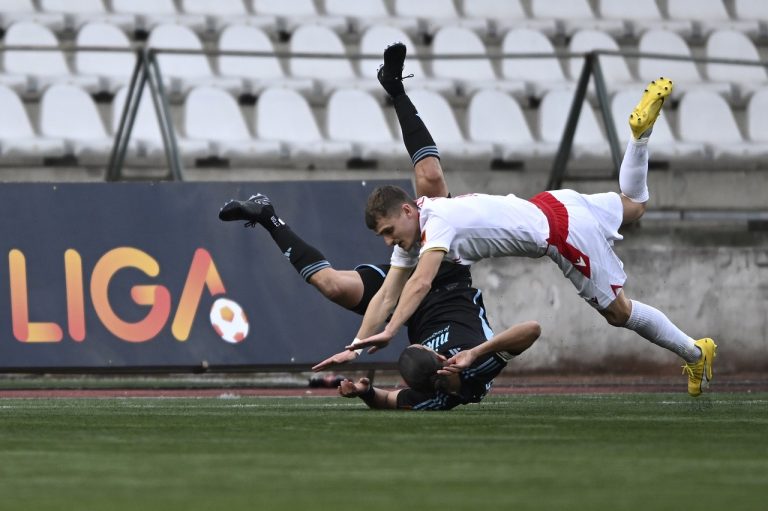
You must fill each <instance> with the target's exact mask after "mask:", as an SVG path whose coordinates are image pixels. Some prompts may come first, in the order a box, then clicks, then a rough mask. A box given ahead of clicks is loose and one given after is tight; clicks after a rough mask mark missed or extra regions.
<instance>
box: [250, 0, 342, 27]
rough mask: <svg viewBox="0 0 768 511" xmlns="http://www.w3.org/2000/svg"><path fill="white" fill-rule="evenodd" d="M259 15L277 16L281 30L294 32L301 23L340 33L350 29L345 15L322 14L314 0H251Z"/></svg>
mask: <svg viewBox="0 0 768 511" xmlns="http://www.w3.org/2000/svg"><path fill="white" fill-rule="evenodd" d="M251 1H252V4H253V10H254V12H255V13H256V14H258V15H268V16H277V18H278V20H279V22H280V28H281V30H284V31H286V32H293V31H294V30H296V28H298V27H299V26H300V25H307V24H313V25H321V26H323V27H326V28H329V29H331V30H333V31H334V32H337V33H339V34H342V33H345V32H347V31H348V30H349V25H348V23H347V20H346V18H344V17H343V16H321V15H320V13H319V12H318V11H317V8H316V7H315V2H314V1H313V0H290V1H287V2H286V1H285V0H251Z"/></svg>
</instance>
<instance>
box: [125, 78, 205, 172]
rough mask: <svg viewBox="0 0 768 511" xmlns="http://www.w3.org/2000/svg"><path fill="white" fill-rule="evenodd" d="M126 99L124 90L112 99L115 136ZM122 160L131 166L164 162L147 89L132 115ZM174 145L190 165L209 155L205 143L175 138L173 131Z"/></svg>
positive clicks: (163, 149)
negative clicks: (126, 149) (126, 147)
mask: <svg viewBox="0 0 768 511" xmlns="http://www.w3.org/2000/svg"><path fill="white" fill-rule="evenodd" d="M127 96H128V88H127V87H123V88H122V89H119V90H118V91H117V94H115V98H114V99H113V100H112V109H111V112H112V131H113V133H117V131H118V129H119V128H120V121H121V119H122V115H123V109H124V108H125V100H126V98H127ZM129 141H130V143H129V145H128V151H127V152H126V161H127V162H129V163H134V164H151V165H157V164H163V163H165V161H166V156H165V146H164V145H163V137H162V135H161V134H160V124H159V122H158V119H157V112H156V111H155V105H154V103H153V101H152V98H151V97H150V91H149V87H145V89H144V91H143V92H142V94H141V101H140V102H139V108H138V110H137V112H136V119H135V120H134V123H133V129H132V131H131V137H130V139H129ZM176 144H177V147H178V149H179V153H180V156H181V159H182V161H184V162H185V163H187V164H189V163H194V161H195V160H196V159H198V158H205V157H207V156H208V155H209V148H208V143H207V142H205V141H203V140H187V139H185V138H182V137H180V136H179V133H178V130H177V131H176Z"/></svg>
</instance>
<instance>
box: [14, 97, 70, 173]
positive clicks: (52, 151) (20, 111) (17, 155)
mask: <svg viewBox="0 0 768 511" xmlns="http://www.w3.org/2000/svg"><path fill="white" fill-rule="evenodd" d="M0 112H2V115H0V159H1V160H2V162H3V163H4V164H18V163H33V164H38V165H39V164H42V163H43V159H45V158H60V157H62V156H64V155H65V154H66V144H65V143H64V140H63V139H55V138H47V137H41V136H39V135H38V134H37V133H35V131H34V129H33V128H32V122H31V121H30V119H29V115H28V114H27V111H26V109H25V108H24V105H23V103H22V102H21V99H20V98H19V96H17V95H16V93H15V92H14V91H13V90H12V89H10V88H8V87H6V86H5V85H0Z"/></svg>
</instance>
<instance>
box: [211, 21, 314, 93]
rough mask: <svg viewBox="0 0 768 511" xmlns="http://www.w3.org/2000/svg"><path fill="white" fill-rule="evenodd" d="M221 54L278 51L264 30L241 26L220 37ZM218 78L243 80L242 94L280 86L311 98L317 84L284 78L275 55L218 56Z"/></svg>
mask: <svg viewBox="0 0 768 511" xmlns="http://www.w3.org/2000/svg"><path fill="white" fill-rule="evenodd" d="M219 50H221V51H251V52H269V53H272V52H274V51H275V49H274V46H273V45H272V41H271V40H270V39H269V37H268V36H267V34H265V33H264V32H263V31H262V30H261V29H259V28H257V27H254V26H250V25H242V24H233V25H228V26H227V27H226V28H225V29H224V30H223V31H222V32H221V35H220V36H219ZM218 68H219V74H220V75H222V76H225V77H237V78H240V79H242V80H244V82H245V83H244V86H243V90H244V91H246V92H248V93H251V94H258V93H259V92H261V91H262V90H263V89H265V88H267V87H273V86H280V87H288V88H291V89H294V90H297V91H299V92H301V93H302V94H305V95H311V94H313V92H314V89H315V82H314V81H313V80H312V79H311V78H290V77H287V76H285V73H284V72H283V68H282V66H281V65H280V61H279V60H278V59H277V57H275V56H274V55H272V56H268V57H246V56H236V55H219V57H218Z"/></svg>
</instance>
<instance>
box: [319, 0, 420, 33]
mask: <svg viewBox="0 0 768 511" xmlns="http://www.w3.org/2000/svg"><path fill="white" fill-rule="evenodd" d="M325 12H326V13H328V14H330V15H332V16H344V17H346V18H348V19H349V20H350V22H351V26H350V28H351V30H352V31H354V32H356V33H358V34H359V33H362V32H364V31H366V30H367V29H368V28H369V27H372V26H375V25H386V26H390V27H394V28H397V29H400V30H403V31H405V32H407V33H409V34H416V33H418V30H419V20H418V19H416V18H400V17H397V16H392V15H390V14H389V11H388V10H387V6H386V5H385V3H384V0H325Z"/></svg>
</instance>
